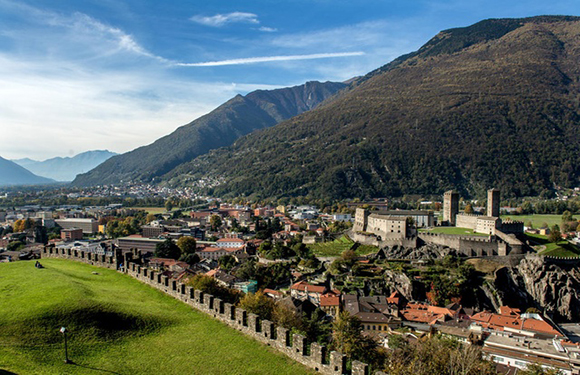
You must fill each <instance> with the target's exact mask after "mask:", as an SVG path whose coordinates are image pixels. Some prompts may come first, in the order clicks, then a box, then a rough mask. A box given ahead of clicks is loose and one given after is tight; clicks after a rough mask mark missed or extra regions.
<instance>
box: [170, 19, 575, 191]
mask: <svg viewBox="0 0 580 375" xmlns="http://www.w3.org/2000/svg"><path fill="white" fill-rule="evenodd" d="M578 61H580V18H579V17H564V16H541V17H533V18H525V19H490V20H485V21H481V22H479V23H476V24H474V25H472V26H469V27H463V28H456V29H451V30H445V31H442V32H440V33H439V34H438V35H436V36H435V37H434V38H433V39H431V40H430V41H429V42H427V43H426V44H425V45H424V46H423V47H421V48H420V49H419V50H418V51H416V52H413V53H411V54H408V55H405V56H401V57H399V58H397V59H395V60H394V61H393V62H391V63H389V64H387V65H385V66H383V67H381V68H379V69H377V70H375V71H373V72H371V73H369V74H367V75H366V76H364V77H361V78H359V79H356V80H355V81H354V82H353V83H352V84H351V85H350V86H349V88H348V89H346V90H343V91H341V93H340V94H339V95H338V96H337V97H336V98H334V99H333V100H331V101H329V102H327V103H326V104H323V105H322V106H319V107H318V108H316V109H314V110H311V111H308V112H306V113H304V114H302V115H299V116H296V117H294V118H292V119H290V120H288V121H284V122H282V123H280V124H278V125H276V126H274V127H271V128H268V129H264V130H262V131H259V132H254V133H252V134H250V135H247V136H245V137H242V138H240V139H239V140H237V141H236V142H235V143H234V144H233V145H232V146H230V147H227V148H223V149H220V150H216V151H213V152H211V153H209V154H206V155H203V156H200V157H198V158H196V159H195V160H193V161H191V162H189V163H186V164H183V165H181V166H179V167H178V168H175V169H174V170H173V171H172V172H171V173H170V174H168V175H167V176H165V179H166V182H169V184H170V185H187V186H191V185H192V184H196V181H200V179H202V178H203V179H205V181H208V179H209V181H212V184H209V185H208V184H205V185H203V184H199V186H205V189H204V191H205V192H207V193H209V194H214V195H217V196H225V197H227V196H240V195H244V196H250V197H251V196H255V197H262V198H266V197H272V198H276V197H284V196H310V197H314V198H330V199H343V198H350V197H361V198H369V197H382V196H402V195H404V194H441V193H442V192H443V191H445V190H446V189H450V188H455V189H458V190H460V191H461V193H462V195H464V196H484V192H485V189H488V188H492V187H497V188H500V189H501V190H502V194H503V196H505V197H513V196H527V195H538V194H541V193H545V192H548V193H549V191H550V190H552V189H554V187H555V186H564V187H573V186H579V185H580V181H579V176H580V163H579V162H578V155H580V64H578ZM208 186H210V187H208Z"/></svg>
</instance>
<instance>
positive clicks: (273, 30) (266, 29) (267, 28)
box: [258, 26, 278, 33]
mask: <svg viewBox="0 0 580 375" xmlns="http://www.w3.org/2000/svg"><path fill="white" fill-rule="evenodd" d="M258 30H260V31H263V32H265V33H275V32H276V31H278V29H276V28H274V27H267V26H262V27H260V28H259V29H258Z"/></svg>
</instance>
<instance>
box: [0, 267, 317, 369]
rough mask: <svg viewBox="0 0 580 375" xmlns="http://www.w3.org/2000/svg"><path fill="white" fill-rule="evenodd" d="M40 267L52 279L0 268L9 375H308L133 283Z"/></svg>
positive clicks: (106, 273) (0, 350) (29, 270)
mask: <svg viewBox="0 0 580 375" xmlns="http://www.w3.org/2000/svg"><path fill="white" fill-rule="evenodd" d="M41 262H42V264H43V265H44V266H45V267H46V268H45V269H36V268H34V263H32V262H14V263H2V264H0V296H1V298H0V373H2V374H4V373H8V374H11V373H16V374H131V375H136V374H273V373H276V374H305V373H309V372H308V369H306V368H305V367H303V366H302V365H299V364H297V363H296V362H293V361H292V360H290V359H288V358H286V357H285V356H283V355H282V354H279V353H277V352H275V351H274V350H273V349H271V348H269V347H267V346H265V345H263V344H260V343H258V342H257V341H254V340H252V339H250V338H248V337H246V336H244V335H243V334H242V333H240V332H238V331H236V330H234V329H232V328H230V327H228V326H226V325H225V324H223V323H220V322H219V321H217V320H214V319H212V318H209V317H208V316H206V315H204V314H203V313H201V312H197V311H195V310H193V309H192V308H190V307H188V306H187V305H185V304H183V303H181V302H179V301H177V300H175V299H173V298H171V297H169V296H166V295H164V294H163V293H161V292H160V291H157V290H155V289H153V288H151V287H148V286H146V285H144V284H141V283H139V282H138V281H136V280H133V279H132V278H130V277H129V276H127V275H122V274H119V273H117V272H115V271H112V270H105V269H100V268H95V267H92V266H89V265H86V264H82V263H76V262H73V261H66V260H58V259H43V260H41ZM93 272H97V273H98V274H93ZM61 326H66V327H67V328H68V329H69V332H70V333H69V335H68V337H69V357H70V358H71V359H72V361H74V364H64V361H63V359H64V348H63V337H62V334H61V333H60V332H59V329H60V327H61Z"/></svg>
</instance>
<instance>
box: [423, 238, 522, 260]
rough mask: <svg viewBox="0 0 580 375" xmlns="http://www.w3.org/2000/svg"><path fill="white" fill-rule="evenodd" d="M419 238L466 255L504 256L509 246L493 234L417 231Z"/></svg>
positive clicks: (508, 250)
mask: <svg viewBox="0 0 580 375" xmlns="http://www.w3.org/2000/svg"><path fill="white" fill-rule="evenodd" d="M419 239H420V240H421V241H423V242H424V243H427V244H435V245H440V246H448V247H450V248H452V249H455V250H457V251H458V252H459V253H460V254H463V255H465V256H468V257H489V256H506V255H508V254H509V253H510V251H511V248H510V247H509V246H507V244H506V243H505V242H504V241H503V240H501V239H498V238H496V237H495V236H490V237H483V236H463V235H455V234H440V233H424V232H420V233H419Z"/></svg>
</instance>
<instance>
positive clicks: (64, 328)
mask: <svg viewBox="0 0 580 375" xmlns="http://www.w3.org/2000/svg"><path fill="white" fill-rule="evenodd" d="M60 332H62V334H63V336H64V363H67V364H68V363H72V361H71V360H70V359H68V347H67V344H66V333H67V329H66V327H62V328H61V329H60Z"/></svg>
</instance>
